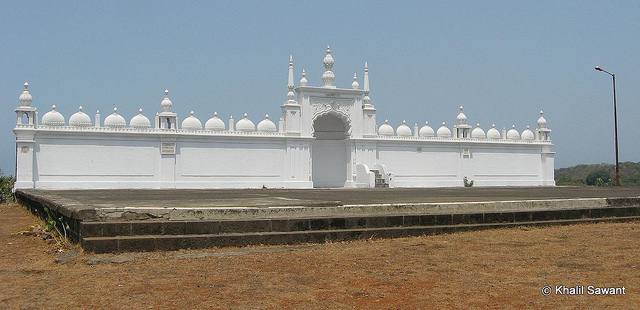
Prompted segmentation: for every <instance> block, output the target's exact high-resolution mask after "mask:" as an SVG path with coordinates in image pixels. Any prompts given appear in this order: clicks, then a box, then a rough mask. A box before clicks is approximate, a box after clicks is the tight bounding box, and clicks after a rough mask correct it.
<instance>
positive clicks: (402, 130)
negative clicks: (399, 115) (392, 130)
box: [396, 121, 412, 137]
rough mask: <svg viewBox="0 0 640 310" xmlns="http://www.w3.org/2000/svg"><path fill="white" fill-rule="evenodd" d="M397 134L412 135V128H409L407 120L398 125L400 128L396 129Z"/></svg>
mask: <svg viewBox="0 0 640 310" xmlns="http://www.w3.org/2000/svg"><path fill="white" fill-rule="evenodd" d="M396 134H397V135H398V136H403V137H410V136H412V134H411V128H409V126H407V122H406V121H402V124H401V125H400V126H398V129H396Z"/></svg>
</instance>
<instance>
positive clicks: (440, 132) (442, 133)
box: [436, 122, 451, 138]
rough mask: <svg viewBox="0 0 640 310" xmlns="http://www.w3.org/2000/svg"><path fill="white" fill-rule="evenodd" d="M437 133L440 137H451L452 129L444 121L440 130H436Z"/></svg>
mask: <svg viewBox="0 0 640 310" xmlns="http://www.w3.org/2000/svg"><path fill="white" fill-rule="evenodd" d="M436 134H437V135H438V137H441V138H451V129H449V128H448V127H447V123H446V122H442V126H440V128H438V131H437V132H436Z"/></svg>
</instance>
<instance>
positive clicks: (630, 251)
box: [0, 204, 640, 309]
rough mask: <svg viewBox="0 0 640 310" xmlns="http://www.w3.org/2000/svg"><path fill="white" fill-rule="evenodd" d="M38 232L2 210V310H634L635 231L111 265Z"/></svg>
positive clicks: (149, 257) (173, 257)
mask: <svg viewBox="0 0 640 310" xmlns="http://www.w3.org/2000/svg"><path fill="white" fill-rule="evenodd" d="M39 225H42V223H41V222H40V221H39V220H38V219H37V218H35V217H33V216H32V215H31V214H29V213H28V212H27V211H26V210H25V209H24V208H22V207H20V206H17V205H15V204H3V205H0V275H1V281H0V306H1V307H2V308H60V307H64V308H69V307H76V308H77V307H82V308H94V307H97V308H132V307H133V308H159V307H162V308H267V309H274V308H277V309H280V308H304V309H316V308H317V309H336V308H359V309H417V308H435V307H438V308H465V309H466V308H514V309H520V308H574V307H577V308H604V307H611V308H617V309H620V308H635V307H636V306H637V305H638V304H640V223H638V222H631V223H600V224H585V225H574V226H562V227H549V228H528V227H522V228H515V229H499V230H488V231H479V232H465V233H456V234H450V235H440V236H426V237H413V238H401V239H390V240H362V241H353V242H341V243H328V244H316V245H298V246H255V247H245V248H222V249H208V250H188V251H176V252H155V253H125V254H118V255H113V254H102V255H96V254H91V253H84V252H82V250H80V249H79V248H78V247H77V246H75V245H71V246H69V245H67V246H60V245H59V244H56V243H55V242H52V241H47V240H43V238H42V236H41V235H39V234H37V232H38V227H39ZM34 227H35V229H34ZM25 232H26V233H25ZM34 232H36V233H34ZM560 284H564V285H567V286H575V285H596V286H624V287H625V288H626V294H625V295H620V296H587V295H582V296H557V295H551V296H543V295H542V294H541V288H542V287H543V286H544V285H560Z"/></svg>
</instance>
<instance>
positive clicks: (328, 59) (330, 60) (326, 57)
mask: <svg viewBox="0 0 640 310" xmlns="http://www.w3.org/2000/svg"><path fill="white" fill-rule="evenodd" d="M322 63H324V66H325V68H326V67H331V66H333V64H334V63H335V61H334V60H333V56H332V55H331V48H330V47H328V46H327V50H326V52H325V55H324V59H323V60H322Z"/></svg>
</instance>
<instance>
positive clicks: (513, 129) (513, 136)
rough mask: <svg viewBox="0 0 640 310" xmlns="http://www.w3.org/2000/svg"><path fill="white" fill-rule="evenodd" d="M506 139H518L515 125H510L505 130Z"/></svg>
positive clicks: (518, 135)
mask: <svg viewBox="0 0 640 310" xmlns="http://www.w3.org/2000/svg"><path fill="white" fill-rule="evenodd" d="M507 139H509V140H520V133H518V130H516V125H513V126H511V129H509V131H507Z"/></svg>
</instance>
